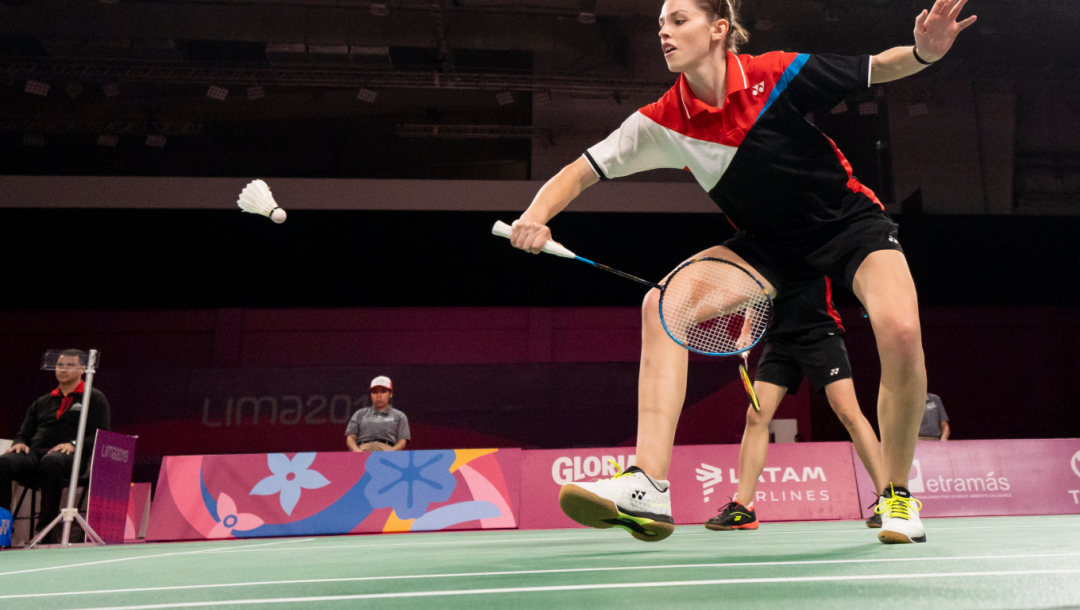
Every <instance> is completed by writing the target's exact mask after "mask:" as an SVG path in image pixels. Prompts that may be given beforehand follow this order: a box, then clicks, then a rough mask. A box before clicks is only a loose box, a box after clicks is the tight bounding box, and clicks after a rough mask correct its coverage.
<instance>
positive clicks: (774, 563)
mask: <svg viewBox="0 0 1080 610" xmlns="http://www.w3.org/2000/svg"><path fill="white" fill-rule="evenodd" d="M1054 557H1080V553H1057V554H1052V555H985V556H981V555H971V556H967V557H896V558H887V559H821V560H807V561H757V562H743V563H684V564H666V565H657V566H617V567H603V568H559V569H553V570H514V571H509V572H460V573H456V574H408V575H396V576H357V577H350V578H311V579H304V580H276V581H273V580H271V581H256V582H237V583H220V584H208V585H176V586H171V587H139V588H135V589H101V590H97V591H65V592H59V593H22V594H18V595H5V596H3V599H18V598H27V597H60V596H66V595H94V594H103V593H142V592H149V591H179V590H191V589H221V588H227V587H256V586H267V585H270V586H272V585H300V584H316V583H340V582H369V581H379V580H413V579H425V578H476V577H482V576H523V575H529V574H573V573H581V572H624V571H631V570H669V569H696V568H743V567H760V566H794V565H829V564H845V563H890V562H904V561H990V560H998V559H1009V560H1013V559H1043V558H1054Z"/></svg>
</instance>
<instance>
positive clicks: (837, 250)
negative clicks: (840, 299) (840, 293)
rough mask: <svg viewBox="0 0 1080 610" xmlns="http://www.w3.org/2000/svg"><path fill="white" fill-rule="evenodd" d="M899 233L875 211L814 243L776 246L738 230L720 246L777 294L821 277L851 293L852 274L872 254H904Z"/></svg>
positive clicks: (888, 219) (863, 215) (889, 220)
mask: <svg viewBox="0 0 1080 610" xmlns="http://www.w3.org/2000/svg"><path fill="white" fill-rule="evenodd" d="M898 232H899V231H898V227H897V225H896V223H895V222H893V221H892V219H890V218H889V217H888V216H886V215H885V213H884V212H879V211H876V210H875V211H871V212H867V213H866V214H862V215H860V216H859V217H858V218H855V219H854V220H852V221H851V222H849V223H848V224H847V225H845V226H844V228H843V229H841V230H840V231H839V232H838V233H837V234H835V235H833V236H831V237H830V238H829V239H826V240H824V241H823V242H821V243H817V244H810V245H806V246H803V247H799V246H797V245H795V246H793V245H787V244H777V243H775V242H771V241H766V240H764V239H760V238H758V237H756V236H754V235H753V234H750V233H747V232H746V231H739V232H738V233H736V234H735V237H732V238H731V239H729V240H727V241H726V242H724V244H723V245H724V246H725V247H727V248H730V249H731V250H732V251H733V252H735V254H738V255H739V256H741V257H742V259H743V260H745V261H746V262H747V264H749V265H750V266H751V267H753V268H754V269H755V270H756V271H757V272H758V273H760V274H761V275H762V276H764V277H765V279H767V280H769V283H770V284H772V285H773V288H776V290H777V292H779V291H782V290H783V289H784V287H785V286H786V285H790V284H791V283H797V282H803V281H808V280H812V279H815V278H820V277H821V276H822V275H825V276H828V277H829V278H831V279H832V280H833V281H834V282H837V283H839V284H840V285H842V286H844V287H845V288H847V289H849V290H850V289H851V287H852V284H853V283H854V281H855V272H856V271H858V270H859V265H861V264H862V262H863V261H864V260H866V257H867V256H869V255H870V254H871V253H873V252H877V251H878V250H896V251H898V252H903V251H904V249H903V248H901V247H900V241H899V239H898V238H897V234H898Z"/></svg>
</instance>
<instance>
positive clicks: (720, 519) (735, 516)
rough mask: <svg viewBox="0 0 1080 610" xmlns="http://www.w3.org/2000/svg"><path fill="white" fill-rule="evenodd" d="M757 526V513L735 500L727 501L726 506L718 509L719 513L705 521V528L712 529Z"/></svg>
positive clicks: (720, 529)
mask: <svg viewBox="0 0 1080 610" xmlns="http://www.w3.org/2000/svg"><path fill="white" fill-rule="evenodd" d="M757 528H758V520H757V515H756V514H754V509H753V508H747V507H745V506H743V505H742V504H740V503H739V502H738V501H737V500H732V501H731V502H728V504H727V506H725V507H724V508H722V509H720V514H719V515H716V516H715V517H713V518H712V519H709V520H708V521H706V522H705V529H710V530H714V531H718V532H721V531H728V530H756V529H757Z"/></svg>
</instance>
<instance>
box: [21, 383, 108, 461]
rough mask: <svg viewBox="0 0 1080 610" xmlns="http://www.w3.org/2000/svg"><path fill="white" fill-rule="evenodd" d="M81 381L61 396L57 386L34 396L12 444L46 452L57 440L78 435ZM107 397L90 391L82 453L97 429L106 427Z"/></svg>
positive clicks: (87, 449)
mask: <svg viewBox="0 0 1080 610" xmlns="http://www.w3.org/2000/svg"><path fill="white" fill-rule="evenodd" d="M83 389H84V385H83V383H79V385H78V387H76V388H75V391H74V392H72V393H71V394H68V395H67V396H64V395H63V394H62V393H61V392H60V389H59V388H57V389H55V390H53V391H52V392H50V393H48V394H46V395H44V396H42V397H41V398H38V399H37V400H35V401H34V403H33V404H32V405H30V408H29V409H28V410H27V411H26V418H25V419H23V424H22V427H21V428H20V429H19V434H18V435H17V436H16V437H15V439H14V442H13V444H18V443H22V444H24V445H26V446H28V447H30V450H31V451H37V452H39V453H46V452H48V451H49V450H50V449H52V448H53V447H55V446H57V445H59V444H61V443H70V442H74V441H75V439H76V438H77V437H78V435H79V408H78V407H79V406H80V405H81V404H82V399H83ZM109 419H110V413H109V401H108V400H107V399H106V398H105V395H104V394H102V393H101V392H100V391H98V390H97V389H96V388H95V389H93V390H91V391H90V412H89V413H87V414H86V434H85V436H84V437H83V448H82V450H83V455H84V456H85V455H88V454H89V452H90V451H92V450H93V447H94V438H95V436H96V435H97V431H98V430H108V429H109Z"/></svg>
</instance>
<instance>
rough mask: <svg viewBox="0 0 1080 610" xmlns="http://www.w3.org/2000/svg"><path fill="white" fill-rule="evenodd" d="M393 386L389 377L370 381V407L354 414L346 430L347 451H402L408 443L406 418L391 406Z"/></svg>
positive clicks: (407, 421)
mask: <svg viewBox="0 0 1080 610" xmlns="http://www.w3.org/2000/svg"><path fill="white" fill-rule="evenodd" d="M393 396H394V383H393V382H392V381H390V378H389V377H386V376H381V375H380V376H379V377H376V378H375V379H372V380H371V404H372V406H370V407H364V408H363V409H360V410H359V411H357V412H356V413H354V414H353V416H352V419H350V420H349V426H348V427H347V428H346V429H345V444H346V445H348V447H349V451H401V450H402V449H404V448H405V445H407V444H408V442H409V440H410V437H409V418H407V417H405V414H404V413H402V412H401V411H398V410H397V409H395V408H394V407H393V405H391V404H390V399H391V398H393Z"/></svg>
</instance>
